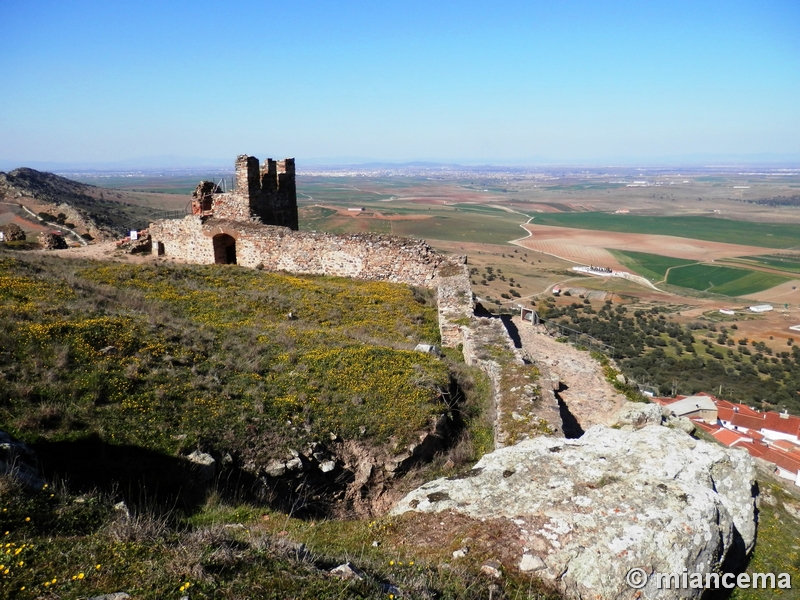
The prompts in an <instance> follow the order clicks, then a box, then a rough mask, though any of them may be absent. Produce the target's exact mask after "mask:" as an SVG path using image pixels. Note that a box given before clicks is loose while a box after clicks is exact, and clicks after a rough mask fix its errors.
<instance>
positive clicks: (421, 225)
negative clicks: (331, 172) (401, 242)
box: [392, 211, 525, 244]
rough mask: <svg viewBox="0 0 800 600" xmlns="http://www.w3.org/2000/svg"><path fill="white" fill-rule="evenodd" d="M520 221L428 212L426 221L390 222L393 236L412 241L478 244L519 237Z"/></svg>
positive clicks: (512, 217)
mask: <svg viewBox="0 0 800 600" xmlns="http://www.w3.org/2000/svg"><path fill="white" fill-rule="evenodd" d="M523 222H524V218H522V217H520V216H519V215H514V214H511V213H499V212H498V214H497V216H495V215H491V216H489V215H487V214H479V213H477V212H467V211H459V212H456V211H448V212H444V211H432V213H431V218H430V219H415V220H408V221H394V222H393V223H392V228H393V231H394V234H395V235H404V236H408V237H414V238H422V239H424V240H425V239H431V240H447V241H454V242H473V243H480V244H504V243H506V242H508V241H510V240H513V239H517V238H520V237H523V236H524V235H525V232H524V231H523V230H522V229H520V227H519V225H520V223H523Z"/></svg>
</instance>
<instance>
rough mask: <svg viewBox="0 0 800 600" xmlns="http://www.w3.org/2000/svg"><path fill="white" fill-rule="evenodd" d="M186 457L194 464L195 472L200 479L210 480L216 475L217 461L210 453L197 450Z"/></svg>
mask: <svg viewBox="0 0 800 600" xmlns="http://www.w3.org/2000/svg"><path fill="white" fill-rule="evenodd" d="M186 458H187V459H188V460H189V461H190V462H192V464H193V465H194V473H195V477H197V480H198V481H209V480H211V479H213V478H214V475H216V472H217V461H216V460H214V457H213V456H211V455H210V454H206V453H205V452H200V450H195V451H194V452H192V453H191V454H190V455H189V456H187V457H186Z"/></svg>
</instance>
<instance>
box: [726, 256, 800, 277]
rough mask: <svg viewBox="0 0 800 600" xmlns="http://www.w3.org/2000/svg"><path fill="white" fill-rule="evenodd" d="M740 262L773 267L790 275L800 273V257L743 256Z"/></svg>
mask: <svg viewBox="0 0 800 600" xmlns="http://www.w3.org/2000/svg"><path fill="white" fill-rule="evenodd" d="M739 260H745V261H747V262H750V263H756V264H759V265H764V266H765V267H773V268H775V269H780V270H781V271H788V272H790V273H800V255H797V254H794V255H786V254H783V255H782V254H772V255H769V256H742V257H740V258H739Z"/></svg>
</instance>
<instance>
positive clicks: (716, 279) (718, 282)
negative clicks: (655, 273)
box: [667, 264, 789, 296]
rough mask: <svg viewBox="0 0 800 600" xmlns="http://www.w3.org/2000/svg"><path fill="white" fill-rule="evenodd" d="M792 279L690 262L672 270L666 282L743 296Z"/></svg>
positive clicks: (727, 294) (694, 288) (700, 289)
mask: <svg viewBox="0 0 800 600" xmlns="http://www.w3.org/2000/svg"><path fill="white" fill-rule="evenodd" d="M786 281H789V279H788V278H787V277H781V276H780V275H774V274H772V273H763V272H760V271H749V270H746V269H736V268H732V267H720V266H715V265H708V264H703V265H689V266H686V267H676V268H673V269H672V270H671V271H670V272H669V276H668V277H667V283H669V284H671V285H676V286H679V287H685V288H690V289H693V290H698V291H705V292H711V293H715V294H723V295H725V296H743V295H745V294H754V293H756V292H760V291H763V290H766V289H769V288H772V287H775V286H776V285H779V284H781V283H784V282H786Z"/></svg>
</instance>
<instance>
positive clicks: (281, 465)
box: [264, 460, 286, 477]
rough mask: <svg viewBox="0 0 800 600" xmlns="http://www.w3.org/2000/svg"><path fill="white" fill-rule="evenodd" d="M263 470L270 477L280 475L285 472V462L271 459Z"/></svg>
mask: <svg viewBox="0 0 800 600" xmlns="http://www.w3.org/2000/svg"><path fill="white" fill-rule="evenodd" d="M264 472H265V473H266V474H267V475H269V476H270V477H280V476H281V475H285V474H286V463H285V462H283V461H282V460H271V461H269V462H268V463H267V466H266V467H265V468H264Z"/></svg>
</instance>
